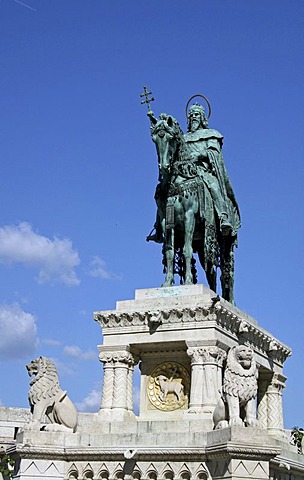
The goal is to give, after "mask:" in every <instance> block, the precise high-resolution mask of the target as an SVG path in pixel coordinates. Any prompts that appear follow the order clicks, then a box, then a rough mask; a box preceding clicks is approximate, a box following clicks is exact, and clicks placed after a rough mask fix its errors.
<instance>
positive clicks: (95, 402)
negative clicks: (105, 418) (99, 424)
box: [75, 384, 101, 412]
mask: <svg viewBox="0 0 304 480" xmlns="http://www.w3.org/2000/svg"><path fill="white" fill-rule="evenodd" d="M100 404H101V386H100V385H99V384H98V385H95V387H94V388H93V390H92V391H91V392H90V393H89V395H88V396H87V397H85V398H84V400H83V401H82V402H75V405H76V408H77V410H79V411H80V412H98V410H99V409H100Z"/></svg>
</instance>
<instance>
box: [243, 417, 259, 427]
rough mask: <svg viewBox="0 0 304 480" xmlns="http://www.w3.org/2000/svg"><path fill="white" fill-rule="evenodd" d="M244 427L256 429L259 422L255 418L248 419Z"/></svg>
mask: <svg viewBox="0 0 304 480" xmlns="http://www.w3.org/2000/svg"><path fill="white" fill-rule="evenodd" d="M246 425H247V427H255V428H257V427H258V426H259V422H258V420H257V419H256V418H255V417H248V418H246Z"/></svg>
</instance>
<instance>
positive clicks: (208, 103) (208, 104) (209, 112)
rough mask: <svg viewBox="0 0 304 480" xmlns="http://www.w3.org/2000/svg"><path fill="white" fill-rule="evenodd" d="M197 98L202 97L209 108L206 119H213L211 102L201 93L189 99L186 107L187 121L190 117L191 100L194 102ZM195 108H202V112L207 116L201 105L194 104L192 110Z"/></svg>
mask: <svg viewBox="0 0 304 480" xmlns="http://www.w3.org/2000/svg"><path fill="white" fill-rule="evenodd" d="M196 97H201V98H203V99H204V100H205V102H206V103H207V106H208V115H207V116H206V119H207V120H209V118H210V117H211V105H210V102H209V100H208V98H207V97H205V96H204V95H201V94H200V93H197V94H195V95H192V97H190V98H189V100H188V102H187V105H186V117H187V119H188V116H189V111H188V108H189V104H190V102H191V100H193V99H194V98H196ZM193 107H201V108H202V110H203V112H204V114H205V109H204V107H202V106H201V105H198V104H194V105H192V107H191V108H193ZM191 108H190V109H191ZM205 115H206V114H205Z"/></svg>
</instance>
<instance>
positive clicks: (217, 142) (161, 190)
mask: <svg viewBox="0 0 304 480" xmlns="http://www.w3.org/2000/svg"><path fill="white" fill-rule="evenodd" d="M150 94H151V92H147V90H146V88H145V90H144V93H143V94H142V96H144V97H145V100H143V102H142V103H147V104H148V116H149V118H150V122H151V136H152V140H153V141H154V142H155V145H156V149H157V154H158V165H159V183H158V185H157V187H156V193H155V200H156V204H157V218H156V222H155V225H154V229H153V230H152V232H151V233H150V235H149V236H148V237H147V240H148V241H150V240H152V241H155V242H158V243H162V244H163V257H164V260H163V263H164V267H165V272H166V278H165V282H164V283H163V286H171V285H173V284H174V273H178V274H179V275H180V278H181V282H182V283H185V284H192V283H196V268H195V260H194V258H193V253H197V254H198V257H199V260H200V263H201V265H202V267H203V268H204V270H205V272H206V277H207V280H208V283H209V286H210V288H211V289H212V290H214V291H216V269H217V267H220V269H221V285H222V296H223V297H224V298H225V299H226V300H228V301H230V302H231V303H234V296H233V280H234V252H233V249H234V246H235V245H236V244H237V232H238V229H239V228H240V213H239V208H238V205H237V202H236V199H235V196H234V193H233V189H232V186H231V184H230V181H229V178H228V174H227V171H226V168H225V164H224V160H223V155H222V144H223V136H222V135H221V134H220V133H219V132H218V131H217V130H213V129H210V128H209V125H208V118H209V117H210V111H211V109H210V104H209V102H208V100H207V99H206V97H204V96H203V95H198V96H200V97H203V98H204V99H205V100H206V101H207V104H208V107H209V115H208V118H207V116H206V113H205V109H204V107H203V106H202V105H199V104H197V103H196V104H194V105H192V106H191V108H190V109H189V111H188V105H189V102H188V104H187V108H186V112H187V120H188V130H187V133H185V134H183V132H182V130H181V128H180V126H179V124H178V122H177V121H176V120H175V119H174V118H173V117H172V116H171V115H167V114H161V115H160V118H159V120H158V119H156V118H155V116H154V113H153V112H152V110H151V109H150V102H151V101H152V100H153V99H149V95H150ZM193 98H194V97H191V99H190V100H192V99H193ZM154 230H155V233H153V231H154Z"/></svg>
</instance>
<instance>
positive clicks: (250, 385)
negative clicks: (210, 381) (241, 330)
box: [213, 345, 258, 429]
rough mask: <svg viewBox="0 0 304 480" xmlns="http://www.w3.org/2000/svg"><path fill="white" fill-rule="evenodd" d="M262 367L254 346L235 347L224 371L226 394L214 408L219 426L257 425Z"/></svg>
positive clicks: (214, 416)
mask: <svg viewBox="0 0 304 480" xmlns="http://www.w3.org/2000/svg"><path fill="white" fill-rule="evenodd" d="M257 377H258V369H257V366H256V362H255V359H254V356H253V351H252V350H251V348H249V347H246V346H245V345H239V346H237V347H233V348H231V350H230V351H229V353H228V357H227V365H226V368H225V372H224V381H223V387H222V395H221V398H220V399H219V402H218V404H217V406H216V408H215V410H214V414H213V422H214V426H215V429H219V428H226V427H228V426H234V425H239V426H242V425H246V426H247V427H248V426H250V427H257V426H258V421H257V418H256V402H255V397H256V395H257V389H258V385H257Z"/></svg>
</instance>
